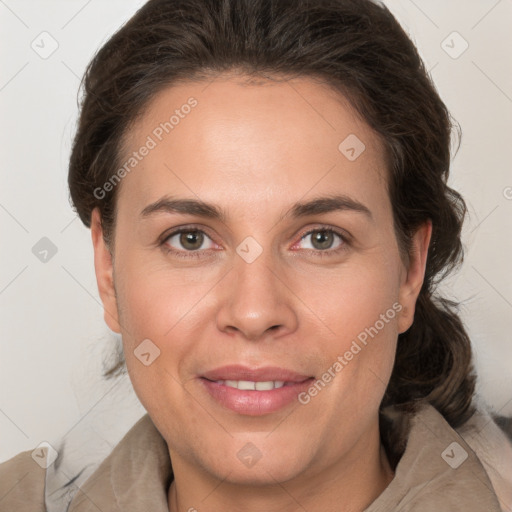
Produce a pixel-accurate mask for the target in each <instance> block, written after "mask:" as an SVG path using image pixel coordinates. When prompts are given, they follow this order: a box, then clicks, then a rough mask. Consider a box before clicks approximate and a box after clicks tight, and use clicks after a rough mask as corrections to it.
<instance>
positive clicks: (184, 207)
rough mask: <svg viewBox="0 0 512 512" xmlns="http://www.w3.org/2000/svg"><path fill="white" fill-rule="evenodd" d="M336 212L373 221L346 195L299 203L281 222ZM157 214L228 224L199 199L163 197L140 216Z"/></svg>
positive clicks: (222, 214)
mask: <svg viewBox="0 0 512 512" xmlns="http://www.w3.org/2000/svg"><path fill="white" fill-rule="evenodd" d="M336 211H352V212H356V213H362V214H364V215H365V216H367V217H368V218H369V219H373V216H372V212H371V211H370V209H369V208H368V207H367V206H365V205H364V204H363V203H360V202H359V201H356V200H355V199H352V198H351V197H349V196H346V195H330V196H323V197H317V198H315V199H312V200H310V201H306V202H297V203H295V204H293V205H292V207H291V208H289V209H288V210H287V212H286V213H285V214H283V215H282V216H281V217H280V219H279V221H281V220H283V219H284V218H286V217H292V218H300V217H307V216H310V215H319V214H323V213H330V212H336ZM157 213H183V214H188V215H197V216H199V217H204V218H207V219H214V220H219V221H221V222H223V223H224V222H226V219H227V217H228V216H227V215H226V212H225V211H224V210H223V209H221V208H219V207H217V206H216V205H214V204H211V203H207V202H204V201H201V200H199V199H178V198H173V197H169V196H165V197H162V198H161V199H159V200H158V201H155V202H154V203H151V204H150V205H148V206H146V207H145V208H144V209H143V210H142V212H141V214H140V216H141V217H142V218H147V217H150V216H152V215H154V214H157Z"/></svg>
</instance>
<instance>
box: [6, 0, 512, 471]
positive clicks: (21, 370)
mask: <svg viewBox="0 0 512 512" xmlns="http://www.w3.org/2000/svg"><path fill="white" fill-rule="evenodd" d="M143 3H144V2H143V1H142V0H101V1H100V0H89V1H87V0H61V1H57V0H46V1H45V2H39V1H36V0H31V1H30V0H0V26H1V31H0V130H1V137H0V138H1V141H2V143H1V148H0V170H1V181H0V183H1V187H0V229H1V232H0V233H1V237H0V240H1V249H0V314H1V317H0V328H1V334H0V461H3V460H6V459H8V458H10V457H12V456H13V455H15V454H16V453H18V452H20V451H24V450H31V449H33V448H35V447H36V446H37V445H38V444H39V443H40V442H42V441H44V440H54V439H59V438H60V437H61V436H63V435H64V434H66V433H67V432H69V431H71V430H72V429H74V428H76V427H77V426H80V428H85V427H84V425H85V424H86V423H87V424H88V427H87V428H91V429H93V430H94V431H95V432H96V433H97V435H98V436H100V437H101V438H102V439H105V440H106V441H107V443H108V445H109V446H113V444H114V443H115V442H117V441H118V440H119V438H120V436H121V435H122V434H123V433H124V432H126V431H127V430H128V429H129V427H130V426H131V425H132V424H133V423H134V422H135V421H136V419H138V418H139V417H140V416H141V415H142V414H143V413H144V412H145V411H144V409H143V408H142V406H141V405H140V403H138V400H137V398H136V397H135V394H134V392H133V390H132V389H131V385H130V382H129V380H128V378H127V377H125V378H123V379H121V380H120V381H118V382H117V383H113V382H110V381H107V382H105V381H102V379H101V369H102V361H103V360H104V358H105V357H106V354H108V353H109V352H111V351H112V350H113V348H114V344H115V338H114V337H113V335H112V333H110V331H109V330H108V329H107V327H106V325H105V324H104V322H103V314H102V308H101V306H100V301H99V296H98V293H97V290H96V283H95V278H94V269H93V257H92V247H91V242H90V233H89V231H88V230H87V229H86V228H85V227H84V226H83V225H82V224H81V223H80V221H79V220H78V219H77V218H76V217H75V215H74V213H73V211H72V209H71V207H70V205H69V202H68V192H67V181H66V180H67V160H68V156H69V151H70V145H71V141H72V137H73V133H74V129H75V122H76V118H77V90H78V86H79V81H80V78H81V76H82V73H83V71H84V69H85V66H86V64H87V63H88V61H89V60H90V58H91V57H92V55H93V54H94V52H95V51H96V50H97V49H98V48H99V47H100V46H101V45H102V44H103V43H104V42H105V41H106V40H107V39H108V38H109V36H110V35H112V33H113V32H114V31H115V30H116V29H117V28H118V27H119V26H120V25H121V24H122V23H123V22H124V21H126V20H127V19H128V18H129V17H130V16H131V15H132V14H133V13H134V12H135V10H136V9H137V8H138V7H139V6H140V5H142V4H143ZM385 3H386V4H387V5H388V6H389V8H390V9H391V10H392V11H393V12H394V14H395V15H396V16H397V17H398V19H399V21H400V22H401V23H402V24H403V26H404V27H405V28H406V30H407V31H408V32H409V34H410V35H411V37H412V38H413V40H414V41H415V43H416V44H417V46H418V47H419V49H420V52H421V54H422V56H423V58H424V59H425V61H426V64H427V67H428V69H429V70H431V73H432V76H433V78H434V81H435V83H436V85H437V87H438V90H439V92H440V95H441V97H442V98H443V100H444V101H445V103H446V104H447V106H448V108H449V109H450V111H451V112H452V114H453V116H454V117H455V118H456V119H457V121H458V122H459V123H460V125H461V127H462V131H463V138H462V145H461V148H460V151H459V152H458V154H457V156H456V157H455V159H454V162H453V166H452V178H451V185H452V186H453V187H455V188H456V189H458V190H459V191H460V192H461V193H462V194H463V195H464V197H465V199H466V201H467V203H468V206H469V209H470V218H469V219H468V221H467V225H466V226H465V229H464V242H465V246H466V259H465V263H464V266H463V268H462V270H461V271H460V272H459V273H458V274H457V275H456V276H455V277H453V278H452V279H451V280H450V281H449V282H448V283H447V285H446V286H445V287H444V291H445V292H446V293H447V294H448V295H449V296H450V297H454V298H457V299H458V300H461V301H462V302H463V304H464V305H463V308H462V315H463V318H464V320H465V322H466V324H467V326H468V328H469V331H470V334H471V336H472V339H473V342H474V347H475V356H476V365H477V369H478V375H479V384H478V389H479V391H480V393H481V395H482V396H483V398H484V399H485V400H486V401H487V402H488V403H489V404H491V405H492V406H493V407H494V408H495V409H496V410H498V411H500V412H501V414H508V415H512V371H511V370H512V343H511V336H510V332H511V328H512V321H511V318H512V273H511V272H510V262H511V257H510V255H511V253H512V251H511V249H512V170H511V162H512V137H511V135H512V70H511V62H512V59H511V54H512V51H511V50H512V30H511V23H512V0H500V1H498V0H471V1H469V0H450V1H447V0H415V1H412V0H393V1H387V2H385ZM43 31H47V32H48V33H49V34H51V37H52V38H53V39H55V40H56V41H57V43H58V48H57V50H56V51H55V52H54V53H53V54H52V55H51V56H49V57H48V58H47V59H42V58H41V57H40V56H39V55H38V54H37V53H36V52H35V51H34V50H33V49H32V48H31V43H32V42H33V41H34V40H35V41H36V43H37V42H38V41H40V40H41V39H40V38H41V37H42V36H40V34H41V32H43ZM453 31H456V32H458V33H459V34H460V35H461V36H462V38H464V40H465V41H467V43H468V44H469V47H468V49H467V50H466V51H465V52H464V53H463V54H462V55H461V56H460V57H458V58H456V59H454V58H452V57H451V56H450V55H448V54H447V53H446V52H445V51H444V49H443V47H442V42H443V41H445V40H446V38H447V36H449V35H450V34H451V33H452V32H453ZM45 37H47V36H45ZM39 44H40V45H41V43H39ZM47 44H49V40H47ZM445 44H449V45H451V46H453V47H454V48H453V50H452V51H457V50H459V49H460V48H461V46H460V45H461V44H463V41H462V39H460V38H458V36H455V38H454V36H450V38H448V40H447V42H446V43H445ZM46 48H49V46H46ZM507 187H509V188H507ZM507 191H508V194H507ZM507 196H508V199H507ZM42 237H48V238H49V239H50V240H51V241H52V242H53V244H55V246H56V248H57V253H56V254H55V256H53V257H52V258H51V259H50V260H49V261H47V262H46V263H43V262H41V261H40V260H39V259H38V258H36V256H35V255H34V254H33V253H32V247H33V246H34V245H35V244H36V243H37V242H38V241H39V240H40V239H41V238H42ZM77 431H78V430H77Z"/></svg>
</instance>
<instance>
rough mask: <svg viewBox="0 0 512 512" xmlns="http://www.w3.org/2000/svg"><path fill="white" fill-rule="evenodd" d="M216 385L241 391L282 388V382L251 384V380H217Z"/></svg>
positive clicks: (268, 381)
mask: <svg viewBox="0 0 512 512" xmlns="http://www.w3.org/2000/svg"><path fill="white" fill-rule="evenodd" d="M217 384H224V386H228V387H230V388H237V389H240V390H242V391H270V390H272V389H278V388H282V387H283V386H284V381H282V380H267V381H264V382H253V381H251V380H224V381H223V380H218V381H217Z"/></svg>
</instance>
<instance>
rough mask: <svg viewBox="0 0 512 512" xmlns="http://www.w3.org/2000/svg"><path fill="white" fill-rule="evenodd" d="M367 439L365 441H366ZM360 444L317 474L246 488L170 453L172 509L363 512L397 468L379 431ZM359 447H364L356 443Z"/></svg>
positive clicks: (179, 511) (183, 511)
mask: <svg viewBox="0 0 512 512" xmlns="http://www.w3.org/2000/svg"><path fill="white" fill-rule="evenodd" d="M375 434H376V435H375ZM363 437H364V439H362V438H363ZM362 438H361V443H360V444H361V445H362V446H361V448H362V449H359V450H352V451H351V453H348V454H347V455H346V456H345V457H343V458H342V459H341V460H338V461H336V462H335V463H334V464H332V465H331V466H329V467H324V468H323V469H322V470H321V471H317V472H315V473H313V471H311V470H308V469H306V470H305V471H304V472H303V473H302V474H301V475H298V476H297V477H295V478H294V479H292V480H288V481H287V482H286V483H281V482H277V481H274V482H272V483H270V484H268V485H264V486H261V485H259V486H248V485H240V484H236V483H231V482H229V481H228V479H227V478H226V479H224V480H218V479H215V478H214V477H213V476H212V475H210V474H205V473H201V472H199V471H197V467H194V466H190V465H188V464H187V462H186V461H185V460H184V459H183V458H181V457H180V456H179V455H177V454H175V453H174V454H172V465H173V470H174V475H175V479H174V480H173V482H172V484H171V486H170V487H169V491H168V503H169V511H170V512H193V511H195V510H197V511H201V512H219V511H222V510H230V511H233V512H238V511H240V512H257V511H258V512H259V511H261V510H265V511H267V512H277V511H279V512H299V511H300V512H303V511H304V510H308V511H309V512H320V511H321V512H331V511H332V512H334V511H339V510H340V509H341V510H343V511H344V512H362V511H363V510H364V509H366V508H367V507H368V506H369V505H370V504H371V503H372V502H373V501H374V500H375V499H376V498H377V497H378V496H379V495H380V494H381V493H382V491H383V490H384V489H385V488H386V487H387V486H388V485H389V483H390V482H391V480H392V479H393V476H394V474H393V470H392V468H391V466H390V464H389V461H388V459H387V456H386V452H385V450H384V448H383V446H382V445H381V443H380V437H379V432H378V429H377V430H376V432H375V433H374V434H373V435H372V440H371V442H368V437H365V436H362ZM354 448H360V447H354Z"/></svg>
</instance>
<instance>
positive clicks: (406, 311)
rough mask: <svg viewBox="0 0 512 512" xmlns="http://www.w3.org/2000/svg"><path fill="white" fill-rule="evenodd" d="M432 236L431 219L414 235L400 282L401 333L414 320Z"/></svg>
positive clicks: (399, 326) (399, 330) (399, 324)
mask: <svg viewBox="0 0 512 512" xmlns="http://www.w3.org/2000/svg"><path fill="white" fill-rule="evenodd" d="M431 237H432V221H430V220H428V221H427V222H425V224H422V225H421V226H420V227H419V228H418V230H417V231H416V233H415V234H414V236H413V240H412V247H411V252H410V254H409V265H408V268H407V269H405V273H404V277H403V278H402V282H401V284H400V292H399V302H400V304H401V305H402V308H403V309H402V310H401V311H400V316H399V319H398V332H399V333H403V332H405V331H407V329H409V327H411V325H412V323H413V321H414V311H415V307H416V300H417V299H418V295H419V294H420V290H421V287H422V285H423V280H424V278H425V268H426V264H427V254H428V248H429V244H430V239H431Z"/></svg>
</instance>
